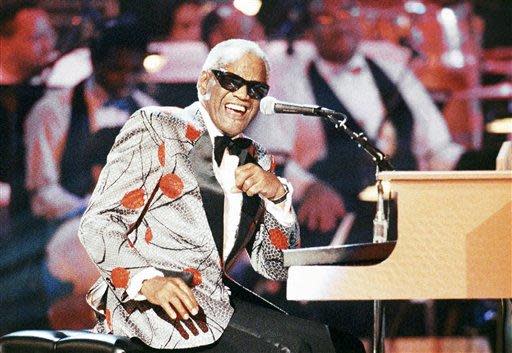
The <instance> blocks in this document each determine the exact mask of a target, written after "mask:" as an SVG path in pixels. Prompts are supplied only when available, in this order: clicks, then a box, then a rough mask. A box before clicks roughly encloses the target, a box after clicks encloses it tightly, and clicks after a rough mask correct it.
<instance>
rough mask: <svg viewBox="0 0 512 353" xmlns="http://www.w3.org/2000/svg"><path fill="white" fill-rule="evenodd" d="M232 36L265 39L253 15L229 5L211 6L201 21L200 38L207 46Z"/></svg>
mask: <svg viewBox="0 0 512 353" xmlns="http://www.w3.org/2000/svg"><path fill="white" fill-rule="evenodd" d="M233 38H241V39H249V40H253V41H263V40H265V32H264V30H263V26H262V25H261V24H260V23H259V22H258V21H257V19H256V18H255V17H250V16H246V15H244V14H243V13H242V12H240V11H239V10H237V9H235V8H234V7H232V6H229V5H221V6H217V7H215V8H213V9H212V10H211V11H210V12H209V13H208V14H206V16H204V18H203V20H202V21H201V40H202V41H203V43H205V44H206V45H207V46H208V48H210V49H211V48H213V47H214V46H215V45H217V44H218V43H220V42H222V41H224V40H227V39H233Z"/></svg>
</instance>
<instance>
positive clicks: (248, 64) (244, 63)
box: [198, 53, 267, 136]
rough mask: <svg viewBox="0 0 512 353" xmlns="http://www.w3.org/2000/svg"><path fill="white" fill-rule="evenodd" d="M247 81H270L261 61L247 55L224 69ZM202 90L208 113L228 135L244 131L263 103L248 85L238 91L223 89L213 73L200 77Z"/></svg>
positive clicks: (204, 73) (203, 74)
mask: <svg viewBox="0 0 512 353" xmlns="http://www.w3.org/2000/svg"><path fill="white" fill-rule="evenodd" d="M222 69H224V70H225V71H228V72H231V73H234V74H236V75H238V76H240V77H242V78H244V79H245V80H247V81H259V82H262V83H266V82H267V71H266V69H265V63H264V62H263V60H262V59H260V58H259V57H257V56H256V55H254V54H251V53H248V54H246V55H244V56H243V57H241V58H240V59H238V60H236V61H234V62H233V63H231V64H228V65H226V66H225V67H223V68H222ZM198 86H199V90H200V93H201V95H202V96H204V97H205V98H203V104H204V106H205V108H206V111H207V112H208V114H210V117H211V119H212V121H213V123H214V124H215V126H217V128H218V129H219V130H221V131H222V132H223V133H224V134H226V135H227V136H236V135H238V134H240V133H241V132H243V131H244V129H245V128H246V127H247V125H249V123H250V122H251V120H252V119H253V118H254V117H255V116H256V114H257V113H258V109H259V107H260V101H259V100H257V99H253V98H251V97H249V95H248V94H247V86H245V85H244V86H242V87H241V88H240V89H238V90H237V91H235V92H230V91H228V90H226V89H224V88H222V87H221V86H220V84H219V82H218V81H217V80H216V78H215V76H214V74H213V73H212V72H211V71H203V72H202V73H201V76H200V77H199V82H198Z"/></svg>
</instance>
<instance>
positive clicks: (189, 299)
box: [174, 279, 197, 320]
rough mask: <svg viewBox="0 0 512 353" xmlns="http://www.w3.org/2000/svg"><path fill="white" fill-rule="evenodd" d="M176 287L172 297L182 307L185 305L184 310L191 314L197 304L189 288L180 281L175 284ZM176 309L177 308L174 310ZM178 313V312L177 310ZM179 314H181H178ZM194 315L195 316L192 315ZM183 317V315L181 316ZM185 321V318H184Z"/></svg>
mask: <svg viewBox="0 0 512 353" xmlns="http://www.w3.org/2000/svg"><path fill="white" fill-rule="evenodd" d="M175 284H176V287H175V289H174V296H175V297H176V298H178V299H179V301H180V302H181V304H182V305H185V310H186V311H188V312H190V313H192V311H195V310H193V309H194V308H196V307H197V303H196V300H195V297H194V294H193V293H192V291H190V288H188V286H187V285H186V284H185V282H183V281H182V280H181V279H179V280H178V281H176V282H175ZM176 309H178V308H176ZM178 311H179V310H178ZM180 314H182V313H181V312H180ZM194 315H195V314H194ZM182 316H183V314H182ZM185 320H186V318H185Z"/></svg>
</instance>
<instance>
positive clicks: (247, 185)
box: [242, 175, 262, 196]
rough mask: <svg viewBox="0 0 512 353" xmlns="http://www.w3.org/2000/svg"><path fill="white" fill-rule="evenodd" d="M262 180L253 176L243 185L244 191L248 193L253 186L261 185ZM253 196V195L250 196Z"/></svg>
mask: <svg viewBox="0 0 512 353" xmlns="http://www.w3.org/2000/svg"><path fill="white" fill-rule="evenodd" d="M261 181H262V180H261V178H258V177H257V176H254V175H253V176H251V177H249V178H247V179H245V181H244V183H243V185H242V190H243V191H244V192H245V193H247V191H249V189H251V188H252V187H253V186H255V185H257V184H259V183H260V182H261ZM249 196H251V195H249Z"/></svg>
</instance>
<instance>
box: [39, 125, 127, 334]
mask: <svg viewBox="0 0 512 353" xmlns="http://www.w3.org/2000/svg"><path fill="white" fill-rule="evenodd" d="M120 130H121V127H119V126H118V127H107V128H102V129H100V130H98V131H96V132H95V133H94V134H92V135H91V136H90V137H89V138H88V139H87V140H86V141H85V142H84V145H85V149H84V153H85V155H84V156H83V157H84V161H85V165H84V168H86V169H87V170H89V171H90V173H91V176H92V180H93V185H96V183H97V182H98V179H99V175H100V173H101V170H102V169H103V167H104V166H105V164H106V163H107V155H108V153H109V151H110V149H111V148H112V146H113V145H114V142H115V139H116V137H117V135H118V134H119V131H120ZM80 218H81V215H77V216H76V217H73V218H70V219H68V220H66V221H65V222H63V223H62V224H61V225H60V226H59V227H58V229H57V230H56V231H55V233H54V234H53V235H52V237H51V239H50V241H49V242H48V245H47V247H46V256H45V258H44V261H45V262H46V266H47V267H48V270H49V272H50V273H51V275H52V276H53V277H55V278H56V279H57V280H59V281H62V282H67V283H71V284H72V285H73V291H72V292H71V293H66V295H63V296H61V297H59V298H56V299H55V301H54V302H53V303H52V305H51V306H50V308H49V310H48V318H49V321H50V324H51V327H52V328H54V329H85V328H91V327H93V326H94V321H95V320H94V315H93V313H92V312H91V310H90V307H89V306H88V305H87V303H86V302H85V301H84V298H85V296H86V294H87V292H88V291H89V288H90V287H91V286H92V284H93V283H94V282H95V281H96V280H97V279H98V276H99V272H98V270H97V269H96V266H95V265H94V263H93V262H92V261H91V259H90V258H89V255H87V252H86V251H85V249H84V248H83V246H82V244H80V240H79V239H78V237H77V234H78V228H79V224H80Z"/></svg>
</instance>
